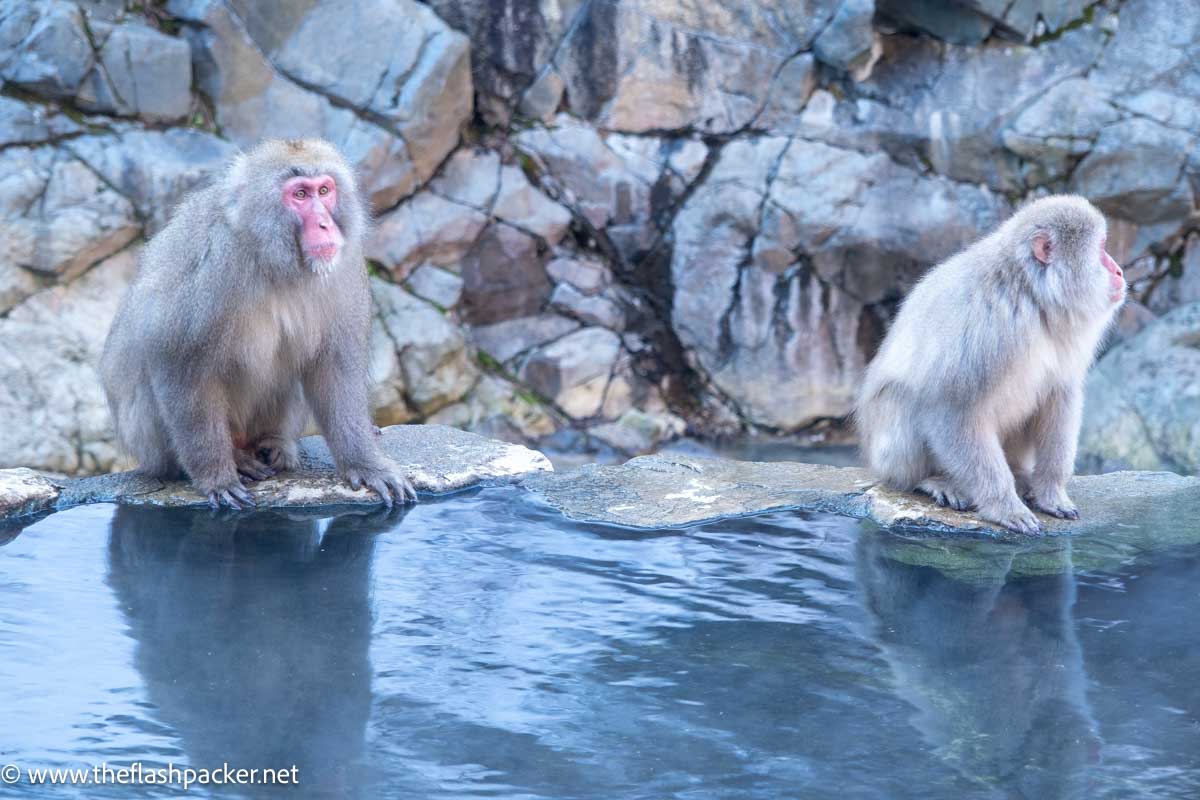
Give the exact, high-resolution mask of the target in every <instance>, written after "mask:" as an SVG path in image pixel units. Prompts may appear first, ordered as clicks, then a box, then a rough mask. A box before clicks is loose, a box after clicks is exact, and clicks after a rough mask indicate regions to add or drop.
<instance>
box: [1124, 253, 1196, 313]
mask: <svg viewBox="0 0 1200 800" xmlns="http://www.w3.org/2000/svg"><path fill="white" fill-rule="evenodd" d="M1176 266H1177V268H1175V267H1176ZM1127 280H1131V279H1127ZM1153 281H1154V284H1155V285H1154V290H1153V293H1152V294H1151V295H1150V298H1149V301H1148V304H1149V307H1150V310H1152V311H1154V312H1156V313H1158V314H1165V313H1167V312H1168V311H1171V310H1172V309H1175V308H1179V307H1180V306H1184V305H1188V304H1189V303H1200V235H1196V234H1193V235H1191V236H1189V237H1188V238H1187V240H1186V242H1185V244H1184V248H1183V253H1182V254H1180V256H1179V259H1178V262H1177V263H1172V262H1171V261H1168V262H1167V269H1166V270H1164V271H1163V273H1161V274H1157V275H1154V276H1153ZM1126 305H1128V303H1126Z"/></svg>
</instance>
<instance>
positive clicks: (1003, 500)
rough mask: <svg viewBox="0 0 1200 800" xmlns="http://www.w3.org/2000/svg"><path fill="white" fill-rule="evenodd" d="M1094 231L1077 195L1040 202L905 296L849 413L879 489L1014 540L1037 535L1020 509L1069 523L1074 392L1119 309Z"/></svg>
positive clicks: (1112, 270)
mask: <svg viewBox="0 0 1200 800" xmlns="http://www.w3.org/2000/svg"><path fill="white" fill-rule="evenodd" d="M1106 235H1107V225H1106V223H1105V220H1104V216H1103V215H1102V214H1101V213H1100V212H1099V211H1098V210H1097V209H1096V208H1095V207H1094V206H1093V205H1092V204H1091V203H1089V202H1088V201H1087V200H1085V199H1084V198H1082V197H1074V196H1053V197H1045V198H1042V199H1040V200H1036V201H1034V202H1032V203H1029V204H1028V205H1026V206H1025V207H1024V208H1022V209H1020V210H1019V211H1017V213H1016V214H1014V215H1013V216H1012V218H1011V219H1009V220H1008V221H1007V222H1005V223H1004V224H1003V225H1001V226H1000V228H999V229H997V230H996V231H995V232H993V233H992V234H991V235H989V236H987V237H985V238H984V239H982V240H980V241H979V242H976V243H975V244H973V245H972V246H971V247H969V248H967V249H966V250H964V251H963V252H961V253H959V254H958V255H955V256H953V257H952V258H950V259H948V260H947V261H945V262H943V263H941V264H939V265H937V266H936V267H934V268H933V269H931V270H930V271H929V272H928V273H927V274H926V275H925V276H924V277H923V278H922V279H921V280H920V282H918V283H917V285H916V286H914V287H913V290H912V291H911V292H910V293H909V295H908V297H906V298H905V300H904V302H903V304H902V305H901V307H900V312H899V313H898V314H897V315H896V319H895V321H894V322H893V323H892V327H891V329H890V330H889V331H888V334H887V336H886V337H885V338H884V341H883V344H882V345H881V346H880V348H879V352H878V354H877V355H876V356H875V358H874V360H873V361H872V362H871V364H870V365H869V366H868V367H867V371H866V375H865V377H864V380H863V385H862V387H861V390H860V392H859V395H858V399H857V403H856V406H855V420H856V423H857V426H858V428H859V433H860V437H861V441H862V449H863V453H864V456H865V458H866V461H867V463H868V465H869V466H870V468H871V470H872V471H873V472H874V473H875V474H876V476H877V477H878V478H879V479H880V480H881V481H882V482H883V483H884V484H885V485H887V486H889V487H891V488H894V489H899V490H902V491H913V490H916V491H920V492H924V493H926V494H928V495H930V496H931V497H933V499H934V500H935V501H937V502H938V503H939V504H941V505H946V506H950V507H952V508H955V509H958V510H966V509H968V508H972V507H973V508H975V509H976V510H977V511H978V513H979V515H980V516H981V517H983V518H984V519H986V520H989V521H991V522H994V523H997V524H999V525H1002V526H1004V527H1006V528H1009V529H1011V530H1013V531H1017V532H1019V533H1037V532H1038V531H1039V529H1040V526H1039V524H1038V520H1037V517H1036V516H1035V515H1034V514H1033V512H1032V511H1031V510H1030V507H1031V506H1032V508H1034V509H1037V510H1039V511H1043V512H1045V513H1047V514H1050V515H1052V516H1056V517H1060V518H1063V519H1078V518H1079V512H1078V510H1077V509H1076V507H1075V504H1074V503H1072V502H1071V499H1070V498H1069V497H1068V496H1067V491H1066V483H1067V480H1068V479H1069V478H1070V477H1071V474H1072V472H1073V470H1074V464H1075V448H1076V444H1077V440H1078V437H1079V427H1080V423H1081V419H1082V413H1083V382H1084V378H1085V376H1086V374H1087V370H1088V368H1089V367H1090V365H1091V363H1092V360H1093V359H1094V358H1095V354H1096V350H1097V348H1098V346H1099V344H1100V341H1101V339H1102V338H1103V336H1104V333H1105V331H1106V330H1107V329H1108V327H1109V325H1110V324H1111V323H1112V321H1113V318H1114V317H1115V315H1116V311H1117V309H1118V308H1119V307H1120V305H1121V303H1122V302H1123V301H1124V299H1125V279H1124V276H1123V274H1122V272H1121V268H1120V267H1119V266H1118V265H1117V263H1116V262H1115V261H1114V260H1113V259H1112V257H1111V256H1109V254H1108V252H1107V250H1106ZM1022 498H1024V500H1023V499H1022ZM1025 500H1027V501H1028V503H1029V505H1026V502H1025Z"/></svg>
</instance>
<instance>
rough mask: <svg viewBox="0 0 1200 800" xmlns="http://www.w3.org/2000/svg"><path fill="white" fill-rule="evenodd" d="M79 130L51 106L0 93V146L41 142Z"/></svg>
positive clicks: (74, 123) (68, 118)
mask: <svg viewBox="0 0 1200 800" xmlns="http://www.w3.org/2000/svg"><path fill="white" fill-rule="evenodd" d="M82 130H83V128H82V126H80V125H79V124H78V123H77V122H75V121H74V120H72V119H71V118H70V117H68V116H67V115H65V114H63V113H61V112H59V111H57V110H56V109H54V108H53V107H51V106H43V105H38V104H36V103H26V102H23V101H21V100H17V99H16V98H13V97H3V96H0V147H9V146H10V145H17V144H26V145H33V144H44V143H46V142H50V141H53V140H55V139H59V138H62V137H64V136H69V135H70V134H74V133H78V132H80V131H82Z"/></svg>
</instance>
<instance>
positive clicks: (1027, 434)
mask: <svg viewBox="0 0 1200 800" xmlns="http://www.w3.org/2000/svg"><path fill="white" fill-rule="evenodd" d="M1004 457H1005V458H1006V459H1007V460H1008V468H1009V469H1010V470H1012V474H1013V481H1014V482H1015V483H1016V487H1017V494H1018V495H1020V496H1021V497H1028V496H1029V493H1030V491H1031V489H1030V487H1031V486H1032V485H1033V459H1034V447H1033V430H1032V422H1030V423H1029V424H1026V425H1023V426H1021V427H1020V428H1018V429H1017V430H1016V431H1014V432H1013V433H1010V434H1009V435H1008V436H1006V437H1005V439H1004Z"/></svg>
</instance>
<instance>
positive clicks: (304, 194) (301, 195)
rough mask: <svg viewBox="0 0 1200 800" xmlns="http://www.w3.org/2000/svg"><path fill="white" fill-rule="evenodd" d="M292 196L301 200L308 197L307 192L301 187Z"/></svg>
mask: <svg viewBox="0 0 1200 800" xmlns="http://www.w3.org/2000/svg"><path fill="white" fill-rule="evenodd" d="M292 196H293V197H295V198H296V199H297V200H303V199H304V198H306V197H308V192H306V191H304V190H303V189H297V190H296V193H295V194H294V195H292Z"/></svg>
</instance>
